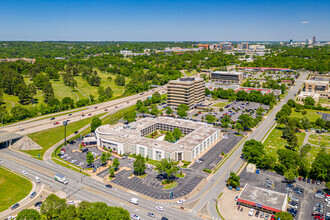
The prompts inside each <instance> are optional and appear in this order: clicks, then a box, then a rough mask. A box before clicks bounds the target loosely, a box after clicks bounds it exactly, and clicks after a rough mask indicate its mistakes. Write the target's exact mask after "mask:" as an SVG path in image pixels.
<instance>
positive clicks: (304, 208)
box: [240, 170, 330, 220]
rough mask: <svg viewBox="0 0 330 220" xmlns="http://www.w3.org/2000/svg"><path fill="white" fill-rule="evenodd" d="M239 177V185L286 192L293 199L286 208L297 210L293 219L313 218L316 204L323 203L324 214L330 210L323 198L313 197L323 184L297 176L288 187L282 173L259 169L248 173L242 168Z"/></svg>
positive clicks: (305, 219) (308, 219) (322, 187)
mask: <svg viewBox="0 0 330 220" xmlns="http://www.w3.org/2000/svg"><path fill="white" fill-rule="evenodd" d="M240 177H241V180H240V181H241V187H244V185H245V183H249V184H252V185H254V186H258V187H262V188H268V189H271V190H274V191H277V192H281V193H287V194H288V197H289V198H290V200H293V201H294V202H292V201H290V202H289V203H288V207H287V208H288V209H295V210H297V211H298V212H297V216H295V219H299V220H310V219H313V216H312V213H314V212H315V210H314V207H315V205H316V204H321V205H323V207H324V208H323V213H324V214H326V213H327V212H330V207H326V205H327V204H326V203H325V202H324V198H322V199H319V198H315V194H316V192H317V190H323V189H324V188H325V186H324V184H320V185H317V184H312V183H308V182H307V181H305V182H304V181H299V179H298V178H297V180H296V182H295V183H291V185H292V186H290V187H289V185H287V184H288V183H287V182H286V181H285V180H284V177H283V176H282V175H279V174H276V173H273V172H270V171H263V170H260V173H259V174H256V173H248V172H246V171H245V170H244V171H243V172H242V173H241V175H240ZM269 183H270V184H269ZM297 188H300V189H302V190H303V192H301V193H300V192H299V190H296V189H297ZM286 211H287V210H286ZM319 211H320V210H319Z"/></svg>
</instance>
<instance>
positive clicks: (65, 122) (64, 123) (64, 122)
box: [63, 121, 68, 147]
mask: <svg viewBox="0 0 330 220" xmlns="http://www.w3.org/2000/svg"><path fill="white" fill-rule="evenodd" d="M63 125H64V146H65V147H66V126H67V125H68V121H63Z"/></svg>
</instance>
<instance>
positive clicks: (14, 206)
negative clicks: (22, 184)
mask: <svg viewBox="0 0 330 220" xmlns="http://www.w3.org/2000/svg"><path fill="white" fill-rule="evenodd" d="M18 207H19V204H18V203H16V204H15V205H13V206H12V207H11V210H14V209H16V208H18Z"/></svg>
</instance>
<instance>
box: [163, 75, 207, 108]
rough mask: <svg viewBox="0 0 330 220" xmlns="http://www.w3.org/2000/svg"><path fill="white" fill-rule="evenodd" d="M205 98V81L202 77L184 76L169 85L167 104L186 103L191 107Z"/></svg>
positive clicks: (172, 105) (173, 105)
mask: <svg viewBox="0 0 330 220" xmlns="http://www.w3.org/2000/svg"><path fill="white" fill-rule="evenodd" d="M204 100H205V82H204V79H202V78H193V77H182V78H179V79H177V80H171V81H170V82H169V83H168V85H167V105H168V106H171V107H174V108H175V107H177V106H179V105H180V104H186V105H188V106H189V107H190V108H192V107H194V106H196V105H198V104H201V103H202V102H204Z"/></svg>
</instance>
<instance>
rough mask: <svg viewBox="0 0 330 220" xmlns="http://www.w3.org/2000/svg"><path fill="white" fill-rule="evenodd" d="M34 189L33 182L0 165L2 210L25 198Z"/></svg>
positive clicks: (0, 210) (0, 205)
mask: <svg viewBox="0 0 330 220" xmlns="http://www.w3.org/2000/svg"><path fill="white" fill-rule="evenodd" d="M31 189H32V183H31V182H30V181H29V180H27V179H24V178H23V177H20V176H18V175H16V174H14V173H12V172H10V171H8V170H6V169H3V168H2V167H0V212H2V211H4V210H6V209H8V208H9V207H10V206H12V205H14V204H15V203H17V202H19V201H20V200H22V199H23V198H25V197H26V196H27V195H28V194H29V193H30V191H31Z"/></svg>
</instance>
